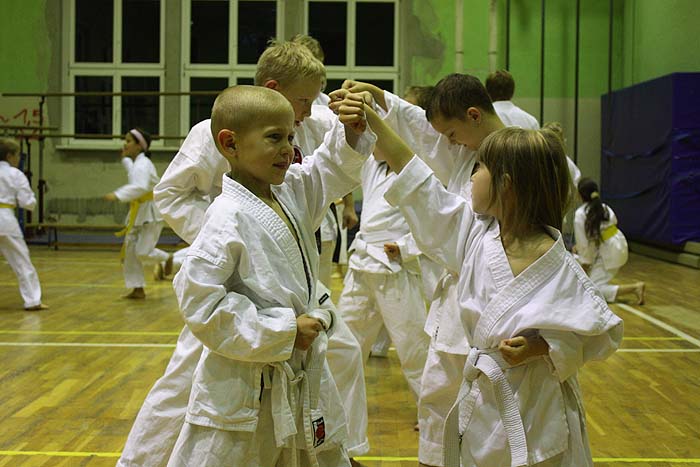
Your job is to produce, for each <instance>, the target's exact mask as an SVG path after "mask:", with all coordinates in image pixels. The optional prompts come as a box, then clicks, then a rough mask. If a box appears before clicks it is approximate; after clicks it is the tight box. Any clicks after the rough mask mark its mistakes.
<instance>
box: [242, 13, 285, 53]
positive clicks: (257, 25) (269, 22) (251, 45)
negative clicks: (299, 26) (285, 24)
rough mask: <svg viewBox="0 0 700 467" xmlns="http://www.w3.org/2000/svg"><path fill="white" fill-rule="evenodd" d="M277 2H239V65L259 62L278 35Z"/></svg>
mask: <svg viewBox="0 0 700 467" xmlns="http://www.w3.org/2000/svg"><path fill="white" fill-rule="evenodd" d="M276 18H277V5H276V4H275V2H244V1H241V2H238V63H251V64H255V63H257V62H258V57H260V54H261V53H263V51H264V50H265V47H266V46H267V42H268V41H269V40H270V39H274V38H275V36H276V34H277V28H276V27H275V23H276Z"/></svg>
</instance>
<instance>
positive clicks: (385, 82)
mask: <svg viewBox="0 0 700 467" xmlns="http://www.w3.org/2000/svg"><path fill="white" fill-rule="evenodd" d="M357 80H358V81H364V82H365V83H371V84H374V85H375V86H377V87H378V88H379V89H382V90H384V91H389V92H391V93H393V92H394V80H391V79H369V78H357Z"/></svg>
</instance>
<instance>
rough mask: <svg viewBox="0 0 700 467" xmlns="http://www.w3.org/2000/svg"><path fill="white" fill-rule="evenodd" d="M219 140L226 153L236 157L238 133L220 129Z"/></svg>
mask: <svg viewBox="0 0 700 467" xmlns="http://www.w3.org/2000/svg"><path fill="white" fill-rule="evenodd" d="M216 136H217V142H218V143H219V147H220V149H221V151H223V152H224V155H226V156H229V157H235V155H236V133H235V132H234V131H231V130H228V129H223V130H221V131H219V134H218V135H216Z"/></svg>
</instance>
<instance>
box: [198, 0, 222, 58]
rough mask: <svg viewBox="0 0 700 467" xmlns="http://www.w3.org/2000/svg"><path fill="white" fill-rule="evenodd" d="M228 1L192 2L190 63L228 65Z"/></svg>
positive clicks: (206, 0) (203, 0)
mask: <svg viewBox="0 0 700 467" xmlns="http://www.w3.org/2000/svg"><path fill="white" fill-rule="evenodd" d="M228 8H229V2H228V0H192V10H191V12H192V16H191V25H190V62H191V63H228V28H229V21H228Z"/></svg>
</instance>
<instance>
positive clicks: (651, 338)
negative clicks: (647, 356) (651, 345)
mask: <svg viewBox="0 0 700 467" xmlns="http://www.w3.org/2000/svg"><path fill="white" fill-rule="evenodd" d="M622 340H625V341H684V340H685V339H683V338H682V337H624V338H623V339H622Z"/></svg>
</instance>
